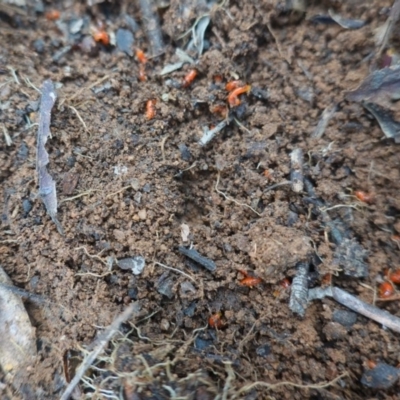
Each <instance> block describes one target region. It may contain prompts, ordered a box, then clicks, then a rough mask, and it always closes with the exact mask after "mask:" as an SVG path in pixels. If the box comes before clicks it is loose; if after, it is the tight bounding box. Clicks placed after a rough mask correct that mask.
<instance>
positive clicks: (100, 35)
mask: <svg viewBox="0 0 400 400" xmlns="http://www.w3.org/2000/svg"><path fill="white" fill-rule="evenodd" d="M92 36H93V39H94V40H95V41H96V42H100V43H102V44H104V46H108V45H109V44H110V36H109V35H108V33H107V32H106V31H99V30H94V31H93V34H92Z"/></svg>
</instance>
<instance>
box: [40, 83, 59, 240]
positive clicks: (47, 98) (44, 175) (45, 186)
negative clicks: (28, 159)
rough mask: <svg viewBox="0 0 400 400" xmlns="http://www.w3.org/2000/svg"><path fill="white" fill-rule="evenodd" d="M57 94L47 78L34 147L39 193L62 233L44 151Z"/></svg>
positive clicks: (54, 187) (46, 155)
mask: <svg viewBox="0 0 400 400" xmlns="http://www.w3.org/2000/svg"><path fill="white" fill-rule="evenodd" d="M56 98H57V94H56V91H55V88H54V84H53V82H51V81H50V80H47V81H45V82H44V83H43V86H42V97H41V100H40V113H39V129H38V134H37V147H36V149H37V150H36V172H37V175H38V181H39V195H40V197H41V199H42V200H43V203H44V205H45V207H46V210H47V213H48V214H49V216H50V218H51V219H52V221H53V222H54V223H55V224H56V226H57V230H58V231H59V232H60V233H61V234H63V230H62V227H61V224H60V222H59V221H58V219H57V191H56V182H55V181H54V179H53V178H52V177H51V175H50V173H49V172H48V171H47V165H48V164H49V154H48V153H47V151H46V147H45V146H46V142H47V139H48V138H49V136H50V117H51V109H52V108H53V106H54V103H55V101H56Z"/></svg>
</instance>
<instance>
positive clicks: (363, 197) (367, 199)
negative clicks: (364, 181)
mask: <svg viewBox="0 0 400 400" xmlns="http://www.w3.org/2000/svg"><path fill="white" fill-rule="evenodd" d="M354 195H355V196H356V197H357V199H358V200H360V201H362V202H363V203H372V202H373V201H374V196H372V194H369V193H366V192H363V191H361V190H356V191H355V192H354Z"/></svg>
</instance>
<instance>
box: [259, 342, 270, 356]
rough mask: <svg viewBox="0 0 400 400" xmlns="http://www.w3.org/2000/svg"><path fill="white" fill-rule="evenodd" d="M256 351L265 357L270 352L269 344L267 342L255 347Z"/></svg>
mask: <svg viewBox="0 0 400 400" xmlns="http://www.w3.org/2000/svg"><path fill="white" fill-rule="evenodd" d="M256 353H257V355H258V356H260V357H267V356H268V355H269V354H271V346H270V345H269V344H264V345H262V346H259V347H257V349H256Z"/></svg>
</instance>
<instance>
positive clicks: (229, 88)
mask: <svg viewBox="0 0 400 400" xmlns="http://www.w3.org/2000/svg"><path fill="white" fill-rule="evenodd" d="M243 86H244V83H243V82H242V81H230V82H228V83H227V84H226V85H225V89H226V90H227V91H228V92H232V90H235V89H237V88H240V87H243Z"/></svg>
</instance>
